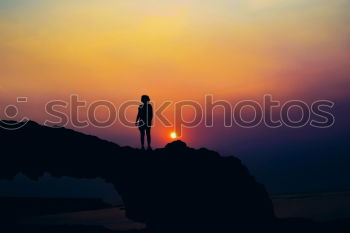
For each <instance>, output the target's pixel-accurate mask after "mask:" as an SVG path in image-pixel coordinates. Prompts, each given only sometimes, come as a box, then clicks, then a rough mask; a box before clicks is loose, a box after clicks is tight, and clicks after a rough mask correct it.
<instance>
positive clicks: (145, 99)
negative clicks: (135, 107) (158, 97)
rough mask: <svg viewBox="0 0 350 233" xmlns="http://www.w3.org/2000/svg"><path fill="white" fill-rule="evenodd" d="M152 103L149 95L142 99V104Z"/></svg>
mask: <svg viewBox="0 0 350 233" xmlns="http://www.w3.org/2000/svg"><path fill="white" fill-rule="evenodd" d="M150 101H151V99H150V98H149V96H148V95H143V96H142V97H141V102H142V103H144V104H147V103H148V102H150Z"/></svg>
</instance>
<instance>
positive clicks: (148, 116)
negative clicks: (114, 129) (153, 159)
mask: <svg viewBox="0 0 350 233" xmlns="http://www.w3.org/2000/svg"><path fill="white" fill-rule="evenodd" d="M149 101H150V98H149V96H147V95H143V96H142V97H141V102H142V104H141V105H140V106H139V110H138V114H137V117H136V125H137V126H138V127H139V130H140V134H141V146H142V149H143V150H144V149H145V133H146V135H147V144H148V150H151V149H152V148H151V127H152V119H153V108H152V105H151V104H150V103H149Z"/></svg>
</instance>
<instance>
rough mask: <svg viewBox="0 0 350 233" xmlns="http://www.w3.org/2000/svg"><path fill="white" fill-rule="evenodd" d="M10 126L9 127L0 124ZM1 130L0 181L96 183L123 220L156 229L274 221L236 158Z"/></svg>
mask: <svg viewBox="0 0 350 233" xmlns="http://www.w3.org/2000/svg"><path fill="white" fill-rule="evenodd" d="M2 123H6V124H7V125H8V124H10V123H11V124H14V123H15V122H2ZM16 124H17V126H18V124H25V125H24V126H23V127H22V128H20V129H17V130H5V129H2V128H1V129H0V142H1V154H2V156H1V161H0V178H1V179H9V180H10V179H13V178H14V177H15V176H16V175H17V174H18V173H23V174H24V175H26V176H27V177H29V178H31V179H33V180H37V179H38V178H39V177H41V176H42V175H44V174H45V173H49V174H50V175H52V176H53V177H62V176H68V177H73V178H90V179H93V178H102V179H104V180H105V181H106V182H108V183H112V184H113V185H114V187H115V188H116V190H117V191H118V193H119V194H120V195H121V197H122V199H123V202H124V205H125V209H126V214H127V217H128V218H130V219H132V220H134V221H138V222H143V223H145V224H146V225H147V228H148V229H151V230H154V231H159V232H182V231H183V229H186V231H187V230H196V231H199V232H200V231H207V232H210V231H211V232H237V230H239V229H245V231H248V230H253V229H260V230H261V229H265V228H267V227H270V226H271V225H272V223H273V222H275V220H276V219H275V215H274V211H273V205H272V202H271V199H270V197H269V195H268V193H267V192H266V190H265V188H264V186H263V185H262V184H259V183H258V182H256V180H255V179H254V177H253V176H252V175H251V174H250V173H249V171H248V169H247V168H246V167H245V166H244V165H243V164H242V163H241V161H240V160H239V159H237V158H235V157H233V156H230V157H222V156H220V155H219V154H218V153H217V152H214V151H211V150H208V149H205V148H201V149H193V148H189V147H188V146H187V145H186V144H185V143H184V142H182V141H175V142H172V143H170V144H168V145H166V146H165V148H160V149H155V150H154V151H142V150H139V149H134V148H131V147H121V146H119V145H117V144H115V143H112V142H108V141H105V140H102V139H99V138H97V137H95V136H90V135H85V134H82V133H78V132H75V131H73V130H70V129H65V128H51V127H46V126H41V125H39V124H37V123H35V122H33V121H29V122H22V123H16Z"/></svg>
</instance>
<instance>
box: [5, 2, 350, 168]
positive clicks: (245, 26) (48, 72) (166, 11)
mask: <svg viewBox="0 0 350 233" xmlns="http://www.w3.org/2000/svg"><path fill="white" fill-rule="evenodd" d="M349 9H350V2H349V1H348V0H332V1H329V0H215V1H208V0H187V1H185V0H178V1H170V0H147V1H146V0H74V1H72V0H59V1H58V0H0V106H1V107H2V108H1V111H0V116H1V118H4V114H3V111H2V109H3V107H5V106H6V105H8V104H11V103H15V100H16V97H18V96H27V97H29V103H28V104H26V105H25V106H21V116H20V117H22V116H28V117H30V118H31V119H33V120H36V121H38V122H41V123H42V122H43V121H44V120H45V119H46V118H47V116H46V115H45V114H44V107H43V106H44V103H45V102H46V101H48V100H51V99H63V100H67V99H68V98H69V95H70V94H78V95H79V96H80V97H81V99H83V100H86V101H90V102H91V101H94V100H99V99H106V100H110V101H112V102H114V103H115V104H116V105H117V106H118V104H120V103H122V102H123V101H126V100H130V99H137V100H138V99H139V97H140V95H142V94H145V93H147V94H149V95H150V96H151V99H152V100H153V101H154V102H155V103H161V102H162V101H164V100H171V101H177V100H184V99H192V100H198V101H203V100H204V95H205V94H213V95H214V96H215V99H220V98H222V99H226V100H228V101H231V102H233V101H234V100H238V99H256V100H261V98H262V96H263V95H264V94H266V93H270V94H273V95H274V97H275V98H276V99H281V100H286V99H301V100H305V101H311V100H314V99H330V100H333V101H335V102H336V103H340V104H339V106H343V107H339V109H341V110H340V111H338V114H340V115H339V116H338V118H339V119H346V118H347V116H348V111H347V110H346V108H345V107H344V106H347V103H349V100H350V98H349V97H350V94H349V91H348V89H349V87H350V85H349V84H350V79H349V75H350V43H349V42H350V24H349V21H350V16H349V14H348V12H349ZM33 109H35V111H33ZM134 110H135V109H134ZM134 114H135V113H134V112H130V113H129V116H130V117H132V118H134V116H133V115H134ZM167 114H168V115H169V116H170V115H171V109H170V110H169V112H168V113H167ZM100 115H101V117H103V116H104V115H105V113H103V112H101V113H100ZM219 117H221V116H219ZM336 117H337V116H336ZM338 122H341V123H340V125H339V123H338V128H337V129H339V130H336V129H330V130H328V131H317V132H316V131H315V130H314V129H301V130H299V131H293V132H291V131H288V130H287V131H283V129H281V130H279V131H271V130H268V129H264V128H258V129H252V130H242V129H223V128H220V127H219V126H218V127H214V128H213V129H210V130H207V129H205V128H203V127H202V128H200V127H199V128H197V129H188V130H185V131H184V140H185V141H187V142H188V143H189V144H190V145H192V146H195V147H201V146H208V147H210V148H213V149H216V150H219V151H220V152H222V153H224V154H236V155H237V156H241V157H243V158H247V157H248V155H252V156H253V155H254V156H256V155H257V154H258V153H261V152H265V154H269V153H275V154H276V153H277V152H276V151H272V152H271V148H276V145H278V146H279V147H283V146H281V145H285V147H283V148H288V150H289V149H290V148H296V145H298V146H301V147H303V146H302V145H303V144H301V143H302V142H310V141H311V142H312V143H316V144H317V143H318V142H321V141H326V140H328V139H329V138H334V137H335V138H337V137H338V136H339V135H343V133H344V132H343V131H344V130H348V129H349V128H350V127H349V124H348V123H346V122H345V120H344V121H341V120H340V121H338ZM342 124H344V125H342ZM169 130H170V129H164V128H163V127H161V126H159V127H158V128H155V130H154V132H155V133H154V138H155V141H154V144H155V145H156V146H162V145H164V144H165V143H166V142H167V141H168V140H169V139H168V138H167V134H168V132H169ZM285 130H286V129H285ZM332 130H333V131H332ZM80 131H83V132H87V133H91V134H95V135H98V136H100V137H102V138H105V139H109V140H112V141H115V142H117V143H119V144H121V145H132V146H136V145H138V139H137V137H138V135H137V134H138V132H137V130H135V129H126V128H123V127H122V126H120V125H114V126H113V127H110V128H108V129H95V128H87V129H80ZM305 132H306V133H305ZM331 132H333V133H331ZM281 135H282V136H281ZM271 137H275V139H276V141H273V142H271V141H270V142H268V141H266V138H271ZM339 137H340V136H339ZM242 142H244V143H242ZM258 142H260V144H259V143H258ZM336 143H338V142H336ZM264 148H269V149H266V150H265V151H264V150H263V149H264ZM300 150H301V151H304V152H305V150H302V149H300ZM304 152H303V153H304ZM330 153H331V152H330ZM245 155H247V157H244V156H245ZM254 158H255V157H254ZM253 161H260V160H256V159H255V160H254V159H253ZM250 163H251V164H254V162H250ZM252 167H253V165H252Z"/></svg>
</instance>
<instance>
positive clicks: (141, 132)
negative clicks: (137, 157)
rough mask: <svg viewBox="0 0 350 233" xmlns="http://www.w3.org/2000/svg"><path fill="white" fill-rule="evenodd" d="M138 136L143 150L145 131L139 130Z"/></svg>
mask: <svg viewBox="0 0 350 233" xmlns="http://www.w3.org/2000/svg"><path fill="white" fill-rule="evenodd" d="M140 134H141V146H142V149H144V148H145V129H143V128H140Z"/></svg>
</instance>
